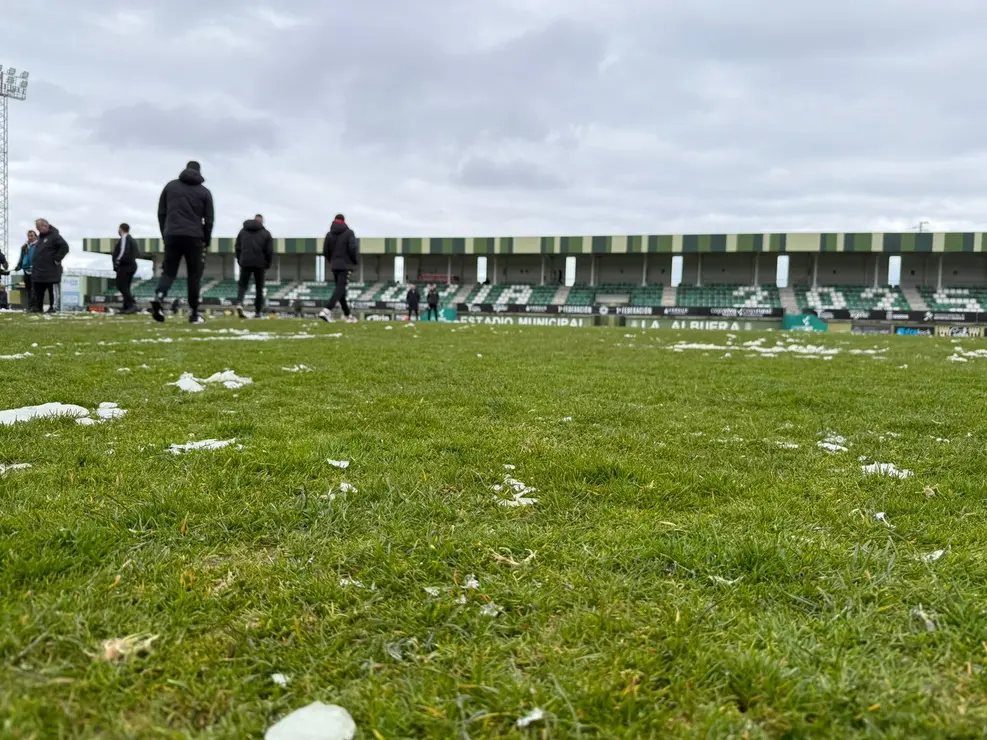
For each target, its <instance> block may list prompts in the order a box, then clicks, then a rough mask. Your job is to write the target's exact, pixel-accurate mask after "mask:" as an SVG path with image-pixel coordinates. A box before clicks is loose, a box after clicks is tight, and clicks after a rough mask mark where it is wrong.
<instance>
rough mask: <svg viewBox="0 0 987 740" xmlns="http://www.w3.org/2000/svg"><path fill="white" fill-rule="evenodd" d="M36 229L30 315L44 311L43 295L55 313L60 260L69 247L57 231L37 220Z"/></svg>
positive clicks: (59, 280)
mask: <svg viewBox="0 0 987 740" xmlns="http://www.w3.org/2000/svg"><path fill="white" fill-rule="evenodd" d="M34 225H35V226H36V227H37V229H38V243H37V244H35V245H34V254H33V256H32V259H31V282H32V287H33V291H32V297H33V299H34V302H33V304H32V308H31V311H32V313H41V312H42V311H43V310H44V304H45V293H47V294H48V295H49V296H50V298H51V311H52V312H54V311H55V303H56V300H55V294H56V292H57V288H58V285H59V283H61V282H62V260H63V259H65V255H67V254H68V253H69V245H68V242H66V241H65V239H63V238H62V235H61V234H59V233H58V229H56V228H55V227H54V226H52V225H51V224H50V223H48V222H47V221H46V220H45V219H43V218H39V219H38V220H37V221H35V222H34Z"/></svg>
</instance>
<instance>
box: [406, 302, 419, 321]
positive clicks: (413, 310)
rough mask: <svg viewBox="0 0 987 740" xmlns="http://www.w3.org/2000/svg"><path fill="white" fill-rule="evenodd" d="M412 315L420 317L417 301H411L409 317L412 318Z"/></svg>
mask: <svg viewBox="0 0 987 740" xmlns="http://www.w3.org/2000/svg"><path fill="white" fill-rule="evenodd" d="M412 316H414V317H415V318H416V319H417V318H418V304H417V303H415V304H411V303H409V304H408V318H409V319H410V318H411V317H412Z"/></svg>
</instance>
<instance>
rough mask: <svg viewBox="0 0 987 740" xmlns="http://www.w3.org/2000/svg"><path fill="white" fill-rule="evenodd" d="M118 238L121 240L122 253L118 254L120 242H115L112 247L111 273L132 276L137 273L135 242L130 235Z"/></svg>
mask: <svg viewBox="0 0 987 740" xmlns="http://www.w3.org/2000/svg"><path fill="white" fill-rule="evenodd" d="M120 238H121V239H122V240H123V252H122V253H121V252H120V242H117V243H116V245H115V246H114V247H113V271H114V272H117V273H120V274H122V275H133V274H134V273H135V272H137V242H136V241H135V240H134V237H132V236H131V235H130V234H124V235H123V236H122V237H120Z"/></svg>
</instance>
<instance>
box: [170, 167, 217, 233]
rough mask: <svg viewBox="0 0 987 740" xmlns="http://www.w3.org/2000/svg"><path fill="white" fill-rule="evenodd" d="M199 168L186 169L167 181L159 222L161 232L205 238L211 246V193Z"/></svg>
mask: <svg viewBox="0 0 987 740" xmlns="http://www.w3.org/2000/svg"><path fill="white" fill-rule="evenodd" d="M203 182H205V178H203V177H202V175H201V174H199V171H198V170H193V169H187V168H186V169H185V170H183V171H182V174H180V175H179V176H178V179H177V180H172V181H171V182H169V183H168V184H167V185H165V187H164V190H162V191H161V198H160V199H159V200H158V225H159V226H160V227H161V236H163V237H164V238H165V239H167V238H168V237H169V236H191V237H194V238H196V239H202V241H203V242H204V243H205V245H206V246H207V247H208V246H209V242H210V241H211V240H212V225H213V221H214V219H215V213H214V212H213V205H212V193H210V192H209V188H207V187H206V186H205V185H203V184H202V183H203Z"/></svg>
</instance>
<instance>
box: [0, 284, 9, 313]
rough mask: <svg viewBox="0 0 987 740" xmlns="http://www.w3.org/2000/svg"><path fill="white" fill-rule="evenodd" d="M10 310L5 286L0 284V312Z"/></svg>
mask: <svg viewBox="0 0 987 740" xmlns="http://www.w3.org/2000/svg"><path fill="white" fill-rule="evenodd" d="M9 308H10V299H9V298H8V297H7V286H6V285H4V284H3V283H0V311H6V310H8V309H9Z"/></svg>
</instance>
